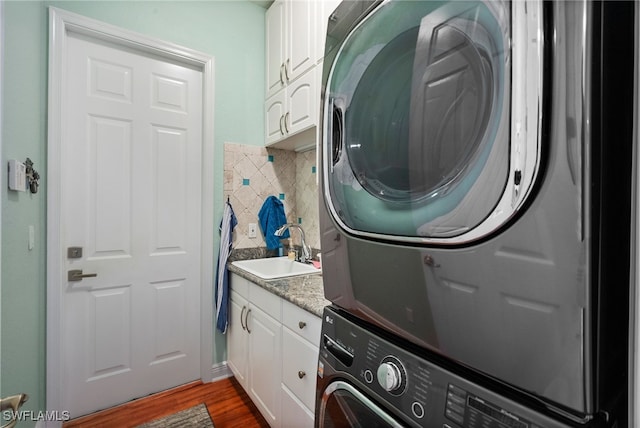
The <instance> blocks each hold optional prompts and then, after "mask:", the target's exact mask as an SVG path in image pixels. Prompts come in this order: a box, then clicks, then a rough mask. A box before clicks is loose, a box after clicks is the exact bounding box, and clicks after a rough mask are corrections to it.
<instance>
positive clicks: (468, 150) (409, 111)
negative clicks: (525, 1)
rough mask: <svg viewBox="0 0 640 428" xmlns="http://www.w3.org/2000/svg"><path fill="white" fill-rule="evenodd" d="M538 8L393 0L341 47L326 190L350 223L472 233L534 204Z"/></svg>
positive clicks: (328, 94)
mask: <svg viewBox="0 0 640 428" xmlns="http://www.w3.org/2000/svg"><path fill="white" fill-rule="evenodd" d="M529 6H530V7H529V9H527V7H526V6H524V5H522V4H519V3H518V2H517V3H514V4H513V5H510V4H508V3H506V2H493V1H492V2H461V1H453V2H449V3H448V2H416V1H387V2H383V3H382V4H381V5H379V6H378V7H377V8H375V9H374V10H373V11H372V12H371V13H369V14H368V15H367V16H366V17H365V18H364V19H363V20H362V21H361V22H359V23H358V24H357V25H354V28H353V29H351V31H350V32H349V33H348V35H347V36H346V37H344V39H343V41H342V43H339V44H336V47H335V49H333V50H332V52H329V53H328V54H327V62H328V63H329V64H327V65H325V67H330V71H329V72H328V73H325V74H326V75H327V76H326V82H325V94H324V95H325V97H324V100H325V101H324V129H323V150H324V152H323V160H324V165H323V179H324V187H325V192H324V193H325V198H326V203H327V206H328V208H329V210H330V212H331V214H332V216H333V217H334V220H335V221H336V222H337V223H338V224H339V225H340V226H341V227H342V228H343V229H344V230H346V231H347V232H349V233H352V234H355V235H361V236H365V237H367V236H368V237H373V238H381V239H385V240H389V239H391V240H398V241H417V242H434V243H461V242H468V241H472V240H475V239H478V238H481V237H484V236H486V235H488V234H490V233H492V232H493V231H495V230H496V229H498V228H499V227H500V226H501V225H502V224H504V223H505V222H506V221H508V220H509V218H511V217H512V215H513V214H514V213H515V212H516V211H517V210H518V209H519V207H520V206H522V203H523V202H524V200H525V199H526V195H527V194H528V193H529V191H530V189H531V187H532V183H533V182H534V181H535V178H536V176H537V171H538V167H539V158H540V155H539V141H538V134H539V132H538V130H539V101H540V96H539V94H540V91H541V77H540V76H541V60H540V52H539V50H540V47H541V46H540V44H539V43H538V39H537V37H538V30H539V29H540V23H539V19H540V16H539V13H538V12H539V7H540V6H538V7H531V5H529ZM514 19H515V20H518V21H520V25H518V29H519V33H516V34H512V32H511V23H512V21H513V20H514ZM340 24H341V23H339V22H338V23H336V24H335V27H336V29H337V30H339V29H341V28H344V25H340ZM334 38H335V37H334ZM331 39H332V36H331V33H329V34H328V40H331ZM527 40H529V42H527ZM531 40H532V41H533V42H531ZM328 46H329V44H328ZM512 84H513V86H512ZM327 190H328V191H327Z"/></svg>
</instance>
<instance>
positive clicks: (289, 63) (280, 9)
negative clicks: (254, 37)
mask: <svg viewBox="0 0 640 428" xmlns="http://www.w3.org/2000/svg"><path fill="white" fill-rule="evenodd" d="M315 6H316V2H315V1H301V0H276V1H275V2H273V4H272V5H271V7H269V9H268V10H267V13H266V32H267V34H266V41H267V46H266V55H267V71H266V74H267V85H266V86H267V98H268V97H271V96H272V95H274V94H275V93H276V92H278V91H279V90H281V89H283V88H284V87H285V86H286V85H287V84H288V83H289V82H292V81H294V80H295V79H296V78H298V77H299V76H300V75H302V74H303V73H304V72H305V71H307V70H309V69H310V68H311V67H312V66H313V65H314V64H315V60H316V54H315V50H316V43H317V42H316V31H317V30H316V13H315V9H316V7H315Z"/></svg>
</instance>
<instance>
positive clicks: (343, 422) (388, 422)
mask: <svg viewBox="0 0 640 428" xmlns="http://www.w3.org/2000/svg"><path fill="white" fill-rule="evenodd" d="M319 404H320V405H319V411H318V414H317V415H316V418H317V424H316V426H318V427H319V428H329V427H331V428H333V427H363V428H364V427H367V428H370V427H376V428H400V427H404V425H403V424H401V423H400V422H398V421H397V420H396V419H395V418H394V417H393V416H391V415H389V414H388V413H387V412H385V411H384V410H383V409H382V408H380V407H379V406H378V405H377V404H375V403H374V402H373V401H371V400H370V399H369V398H367V396H365V395H364V394H363V393H361V392H360V391H358V390H357V389H356V388H354V387H353V386H352V385H351V384H349V383H347V382H344V381H341V380H339V381H335V382H332V383H331V384H329V385H328V386H327V388H326V389H325V390H324V391H323V393H322V399H321V401H320V403H319Z"/></svg>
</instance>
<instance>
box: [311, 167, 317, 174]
mask: <svg viewBox="0 0 640 428" xmlns="http://www.w3.org/2000/svg"><path fill="white" fill-rule="evenodd" d="M315 173H316V166H315V165H314V166H312V167H311V174H315Z"/></svg>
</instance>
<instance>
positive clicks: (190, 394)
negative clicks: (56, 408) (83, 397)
mask: <svg viewBox="0 0 640 428" xmlns="http://www.w3.org/2000/svg"><path fill="white" fill-rule="evenodd" d="M200 403H204V404H206V405H207V409H208V410H209V414H210V415H211V420H212V421H213V424H214V425H215V428H227V427H260V428H268V427H269V425H268V424H267V422H266V420H265V419H264V418H263V417H262V415H261V414H260V412H259V411H258V409H256V407H255V405H254V404H253V403H252V402H251V400H250V399H249V397H248V396H247V394H246V392H244V390H243V389H242V387H241V386H240V385H239V384H238V382H237V381H236V380H235V378H229V379H224V380H219V381H216V382H211V383H202V382H192V383H189V384H187V385H183V386H179V387H177V388H174V389H170V390H168V391H164V392H160V393H158V394H154V395H150V396H148V397H144V398H140V399H137V400H133V401H131V402H129V403H125V404H123V405H121V406H118V407H114V408H111V409H107V410H103V411H101V412H98V413H94V414H91V415H88V416H83V417H81V418H78V419H73V420H71V421H68V422H66V423H65V424H64V425H63V428H98V427H102V428H109V427H114V428H115V427H118V428H128V427H135V426H137V425H140V424H142V423H145V422H150V421H152V420H154V419H158V418H160V417H163V416H167V415H171V414H173V413H176V412H179V411H180V410H184V409H188V408H189V407H193V406H195V405H197V404H200Z"/></svg>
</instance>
